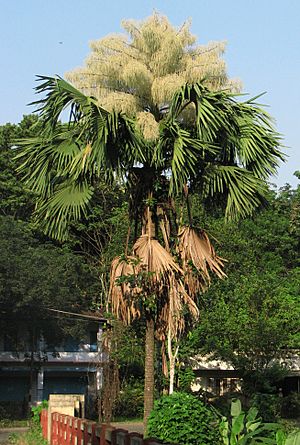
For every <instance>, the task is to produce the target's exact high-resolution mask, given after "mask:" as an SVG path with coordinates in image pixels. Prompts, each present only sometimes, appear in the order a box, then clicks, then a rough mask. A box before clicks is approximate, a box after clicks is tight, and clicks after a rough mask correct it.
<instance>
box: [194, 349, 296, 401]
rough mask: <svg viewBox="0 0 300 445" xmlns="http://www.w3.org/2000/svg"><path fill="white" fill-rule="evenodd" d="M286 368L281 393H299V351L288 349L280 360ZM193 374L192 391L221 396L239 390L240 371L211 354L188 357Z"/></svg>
mask: <svg viewBox="0 0 300 445" xmlns="http://www.w3.org/2000/svg"><path fill="white" fill-rule="evenodd" d="M280 362H281V364H282V365H284V366H285V367H286V369H287V376H286V377H285V378H284V380H283V381H282V385H281V386H282V388H281V389H282V392H283V395H284V396H285V395H287V394H289V393H290V392H298V393H300V353H299V350H290V351H288V352H287V353H286V358H285V359H284V360H283V359H282V360H281V361H280ZM190 364H191V366H192V369H193V371H194V374H195V380H194V382H193V385H192V390H193V391H195V392H196V391H204V392H205V393H207V394H211V395H212V396H222V395H224V394H226V393H228V392H239V391H240V389H241V373H240V372H239V371H238V370H236V369H234V367H233V366H232V365H230V364H229V363H227V362H225V361H222V360H217V359H215V358H214V357H213V356H212V355H206V356H195V357H193V358H192V359H190Z"/></svg>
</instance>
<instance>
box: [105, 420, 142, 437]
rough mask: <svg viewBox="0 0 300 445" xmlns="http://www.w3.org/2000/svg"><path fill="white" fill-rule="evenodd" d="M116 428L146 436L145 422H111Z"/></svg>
mask: <svg viewBox="0 0 300 445" xmlns="http://www.w3.org/2000/svg"><path fill="white" fill-rule="evenodd" d="M111 424H112V425H113V426H114V427H115V428H123V429H124V430H128V431H129V432H130V433H140V434H144V426H143V422H111Z"/></svg>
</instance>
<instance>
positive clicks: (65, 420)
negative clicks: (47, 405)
mask: <svg viewBox="0 0 300 445" xmlns="http://www.w3.org/2000/svg"><path fill="white" fill-rule="evenodd" d="M41 427H42V432H43V437H44V438H45V439H47V440H48V442H49V443H50V445H161V444H162V442H159V441H158V440H156V439H151V438H147V439H144V438H143V435H142V434H140V433H134V432H132V433H130V432H128V431H127V430H124V429H122V428H115V427H114V426H112V425H109V424H98V423H96V422H92V421H90V420H86V419H79V418H77V417H71V416H67V415H65V414H60V413H52V414H51V430H50V431H51V437H48V432H47V431H48V430H47V427H48V411H47V410H46V409H44V410H43V411H42V413H41ZM164 445H166V444H164Z"/></svg>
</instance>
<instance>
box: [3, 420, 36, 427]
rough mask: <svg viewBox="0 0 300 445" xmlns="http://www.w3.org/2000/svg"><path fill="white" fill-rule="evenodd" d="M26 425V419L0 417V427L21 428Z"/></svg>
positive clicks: (27, 424) (27, 422) (27, 421)
mask: <svg viewBox="0 0 300 445" xmlns="http://www.w3.org/2000/svg"><path fill="white" fill-rule="evenodd" d="M26 426H29V420H28V419H22V420H11V419H0V428H23V427H26Z"/></svg>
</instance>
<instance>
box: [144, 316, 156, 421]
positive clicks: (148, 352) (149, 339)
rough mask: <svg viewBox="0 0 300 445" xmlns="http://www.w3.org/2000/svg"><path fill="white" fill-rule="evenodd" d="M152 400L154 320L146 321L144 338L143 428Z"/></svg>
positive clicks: (151, 407) (150, 409) (151, 406)
mask: <svg viewBox="0 0 300 445" xmlns="http://www.w3.org/2000/svg"><path fill="white" fill-rule="evenodd" d="M153 402H154V320H153V318H148V319H147V321H146V338H145V386H144V428H146V426H147V420H148V417H149V414H150V412H151V411H152V409H153Z"/></svg>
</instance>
